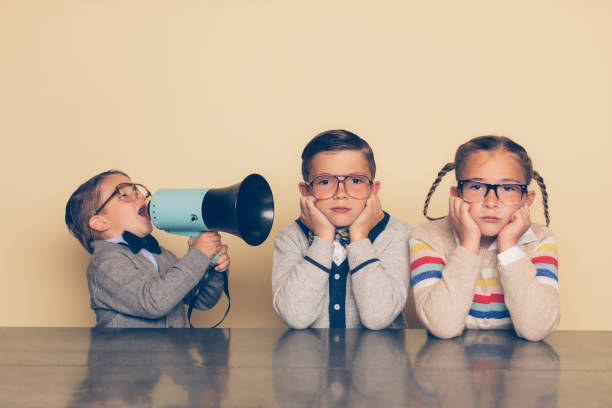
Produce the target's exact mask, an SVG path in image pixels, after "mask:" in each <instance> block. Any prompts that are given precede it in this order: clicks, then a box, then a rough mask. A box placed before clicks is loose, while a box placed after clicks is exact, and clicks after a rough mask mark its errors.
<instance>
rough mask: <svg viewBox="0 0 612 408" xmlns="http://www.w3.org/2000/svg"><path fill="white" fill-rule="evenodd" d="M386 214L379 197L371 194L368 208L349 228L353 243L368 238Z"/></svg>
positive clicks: (367, 204) (367, 202)
mask: <svg viewBox="0 0 612 408" xmlns="http://www.w3.org/2000/svg"><path fill="white" fill-rule="evenodd" d="M384 216H385V214H384V213H383V210H382V205H381V204H380V199H379V198H378V195H376V194H371V195H370V196H369V197H368V199H367V200H366V206H365V208H364V209H363V211H362V212H361V214H359V216H358V217H357V219H355V221H353V223H352V224H351V226H350V227H349V234H350V238H351V242H355V241H359V240H360V239H364V238H367V237H368V234H369V233H370V231H371V230H372V228H374V227H375V226H376V224H378V223H379V222H380V220H382V219H383V217H384Z"/></svg>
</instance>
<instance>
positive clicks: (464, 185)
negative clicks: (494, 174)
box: [458, 180, 527, 205]
mask: <svg viewBox="0 0 612 408" xmlns="http://www.w3.org/2000/svg"><path fill="white" fill-rule="evenodd" d="M458 189H459V192H460V193H461V198H463V199H464V200H465V201H467V202H468V203H479V202H481V201H482V200H484V198H485V197H486V196H487V194H489V190H493V191H494V192H495V196H496V197H497V199H498V200H499V201H500V202H501V203H503V204H508V205H512V204H518V203H520V202H521V200H522V199H523V195H524V194H525V193H526V192H527V184H488V183H482V182H480V181H473V180H459V186H458Z"/></svg>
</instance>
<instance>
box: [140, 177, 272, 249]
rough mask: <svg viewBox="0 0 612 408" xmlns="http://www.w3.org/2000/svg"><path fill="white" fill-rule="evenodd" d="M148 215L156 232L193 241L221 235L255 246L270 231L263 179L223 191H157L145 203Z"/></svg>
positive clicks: (266, 186) (269, 208) (267, 188)
mask: <svg viewBox="0 0 612 408" xmlns="http://www.w3.org/2000/svg"><path fill="white" fill-rule="evenodd" d="M149 215H150V217H151V221H153V224H154V225H155V226H156V227H157V228H159V229H161V230H164V231H166V232H169V233H171V234H177V235H186V236H190V237H196V236H198V235H200V234H201V233H202V232H204V231H222V232H228V233H230V234H232V235H236V236H238V237H240V238H242V239H243V240H244V241H245V242H246V243H247V244H249V245H253V246H255V245H259V244H261V243H262V242H264V241H265V240H266V238H267V237H268V234H269V233H270V229H272V222H273V221H274V198H273V197H272V190H271V189H270V185H269V184H268V182H267V181H266V179H264V178H263V177H262V176H260V175H259V174H250V175H248V176H247V177H246V178H245V179H244V180H242V181H241V182H240V183H236V184H234V185H232V186H229V187H225V188H211V189H162V190H158V191H156V192H155V194H153V197H151V201H150V202H149Z"/></svg>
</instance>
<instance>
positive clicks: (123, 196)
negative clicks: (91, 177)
mask: <svg viewBox="0 0 612 408" xmlns="http://www.w3.org/2000/svg"><path fill="white" fill-rule="evenodd" d="M114 196H118V197H119V199H120V200H121V201H125V202H128V203H130V202H132V201H136V200H138V198H139V197H142V199H143V200H146V199H147V198H149V197H151V192H150V191H149V189H148V188H146V187H145V186H143V185H142V184H138V183H120V184H117V187H115V191H113V194H111V195H110V197H108V198H107V199H106V201H104V202H103V203H102V205H101V206H100V208H98V209H97V210H96V212H95V213H94V215H98V214H99V213H100V211H102V209H103V208H104V206H105V205H106V204H108V202H109V201H110V200H111V199H112V198H113V197H114Z"/></svg>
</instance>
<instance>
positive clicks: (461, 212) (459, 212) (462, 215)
mask: <svg viewBox="0 0 612 408" xmlns="http://www.w3.org/2000/svg"><path fill="white" fill-rule="evenodd" d="M448 221H449V222H450V224H451V225H452V227H453V229H454V230H455V232H456V233H457V235H458V236H459V245H461V246H462V247H464V248H466V249H467V250H469V251H472V252H473V253H475V254H478V249H479V248H480V235H481V234H480V228H478V224H476V221H474V219H473V218H472V216H471V215H470V204H469V203H466V202H465V201H463V199H461V198H460V197H453V196H451V197H450V199H449V201H448Z"/></svg>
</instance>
